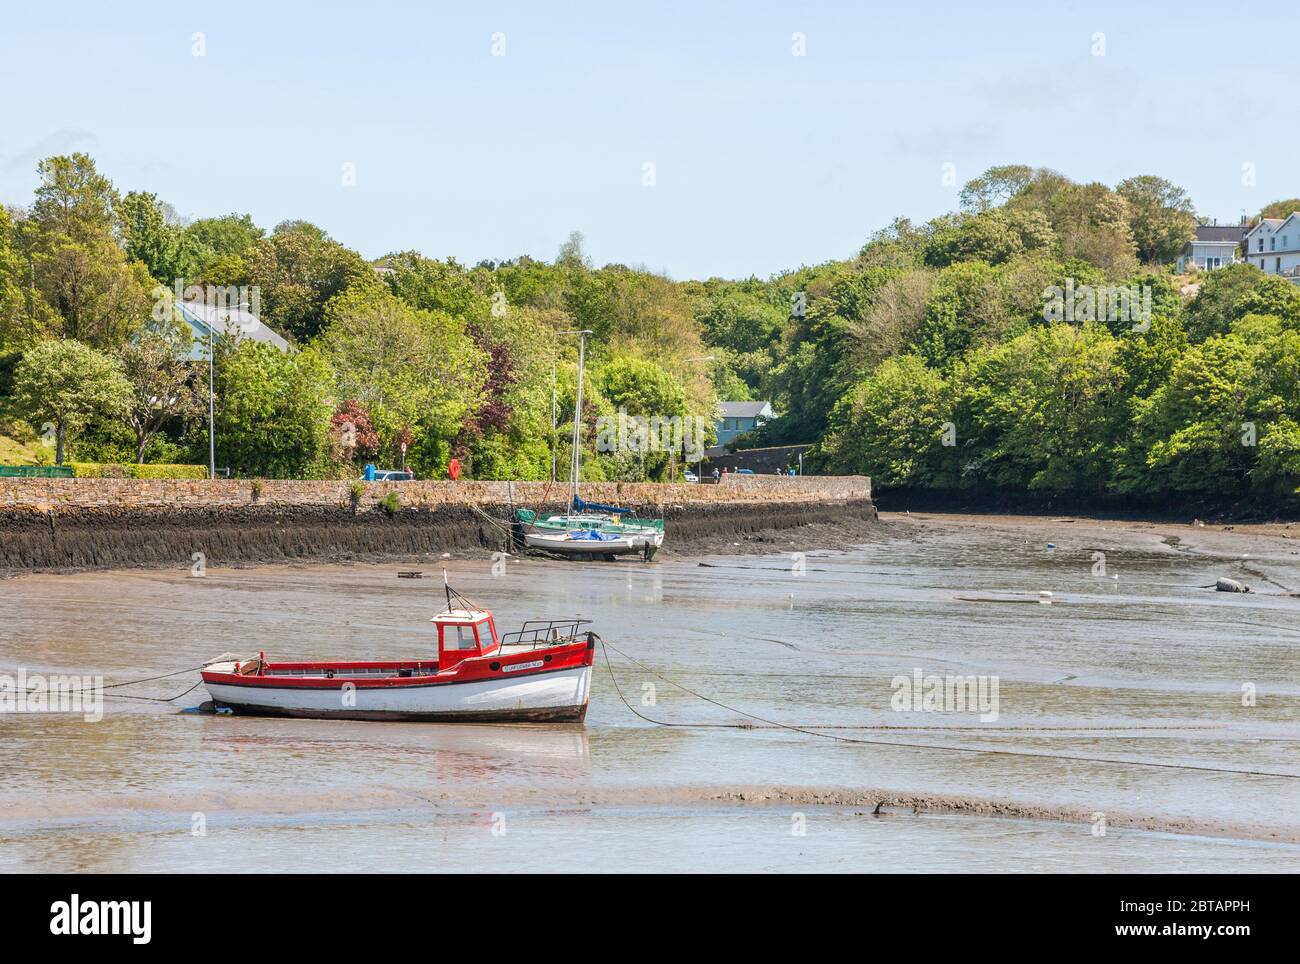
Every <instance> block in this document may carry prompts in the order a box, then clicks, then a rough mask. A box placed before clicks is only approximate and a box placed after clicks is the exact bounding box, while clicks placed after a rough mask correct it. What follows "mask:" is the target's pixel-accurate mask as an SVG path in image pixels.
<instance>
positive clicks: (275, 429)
mask: <svg viewBox="0 0 1300 964" xmlns="http://www.w3.org/2000/svg"><path fill="white" fill-rule="evenodd" d="M216 378H217V386H216V390H217V407H216V450H217V453H216V454H217V462H218V464H220V465H229V466H230V468H231V471H232V473H233V474H234V475H237V476H241V477H250V476H260V477H263V478H281V479H285V478H287V479H307V478H319V477H321V476H322V475H325V474H327V473H328V464H329V439H328V432H329V419H330V414H331V412H332V410H333V406H332V405H331V403H330V395H331V390H332V387H333V373H332V372H331V371H330V368H329V365H328V364H327V363H326V362H325V360H324V359H323V358H322V357H321V356H320V354H318V353H317V352H315V351H312V350H307V351H302V352H289V353H284V352H280V351H278V350H276V349H275V348H274V347H273V346H271V345H268V344H266V343H264V342H253V341H241V342H238V343H236V344H233V345H232V344H230V343H228V342H226V343H221V344H219V345H218V350H217V357H216Z"/></svg>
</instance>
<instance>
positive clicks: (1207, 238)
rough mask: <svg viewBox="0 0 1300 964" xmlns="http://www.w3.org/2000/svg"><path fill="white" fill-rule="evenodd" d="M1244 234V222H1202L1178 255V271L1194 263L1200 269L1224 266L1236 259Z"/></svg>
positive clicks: (1205, 269)
mask: <svg viewBox="0 0 1300 964" xmlns="http://www.w3.org/2000/svg"><path fill="white" fill-rule="evenodd" d="M1245 234H1246V224H1245V220H1244V219H1243V221H1242V223H1241V224H1231V225H1227V224H1222V225H1221V224H1217V223H1216V224H1202V225H1199V226H1198V227H1197V228H1196V237H1195V238H1194V239H1193V240H1191V241H1189V242H1187V246H1186V247H1185V248H1183V253H1182V254H1181V255H1179V257H1178V270H1179V272H1183V271H1186V270H1187V269H1188V267H1190V266H1191V265H1196V267H1198V268H1200V269H1201V270H1202V271H1213V270H1214V269H1215V268H1224V267H1227V266H1228V265H1230V264H1233V263H1234V262H1236V261H1237V260H1238V257H1239V254H1240V250H1241V239H1242V238H1243V237H1244V236H1245Z"/></svg>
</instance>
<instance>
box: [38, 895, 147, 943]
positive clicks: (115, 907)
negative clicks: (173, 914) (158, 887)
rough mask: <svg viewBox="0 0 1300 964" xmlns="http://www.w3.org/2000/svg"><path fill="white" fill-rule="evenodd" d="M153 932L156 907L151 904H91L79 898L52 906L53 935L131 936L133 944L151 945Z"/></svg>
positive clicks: (137, 901) (111, 901)
mask: <svg viewBox="0 0 1300 964" xmlns="http://www.w3.org/2000/svg"><path fill="white" fill-rule="evenodd" d="M152 930H153V903H152V902H151V901H147V900H88V901H85V902H84V903H83V902H82V900H81V897H80V896H79V895H77V894H73V895H72V899H71V900H56V901H55V902H54V903H53V904H51V905H50V933H51V934H58V935H68V936H75V935H79V934H118V935H121V934H129V935H130V936H131V942H132V943H133V944H148V943H149V938H150V937H151V936H152Z"/></svg>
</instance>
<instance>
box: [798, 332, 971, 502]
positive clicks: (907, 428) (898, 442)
mask: <svg viewBox="0 0 1300 964" xmlns="http://www.w3.org/2000/svg"><path fill="white" fill-rule="evenodd" d="M954 403H955V393H954V390H953V386H952V385H950V384H949V383H948V381H947V380H945V378H944V376H943V375H942V374H940V373H939V372H938V371H936V370H935V369H934V368H931V367H930V366H928V365H927V364H926V362H925V359H923V358H921V357H919V356H917V355H898V356H895V357H893V358H889V359H887V360H885V361H884V362H883V363H882V364H881V365H880V367H879V368H877V369H876V370H875V371H874V372H872V373H871V374H870V375H868V376H867V377H866V378H864V379H863V380H862V381H861V382H859V383H858V384H857V385H856V386H854V388H853V389H852V391H851V392H850V393H849V394H847V395H845V396H844V398H843V399H841V400H840V402H839V403H838V404H837V405H836V407H835V411H834V412H833V413H832V414H831V419H830V422H831V429H830V431H829V432H827V434H826V436H825V438H824V439H823V440H822V442H821V444H820V445H819V446H818V447H817V449H816V451H814V452H813V453H812V455H813V457H814V458H815V459H816V460H817V463H818V465H819V466H820V467H821V468H823V469H824V470H826V471H830V472H843V473H858V474H862V475H869V476H871V477H872V478H873V479H875V480H877V481H878V482H879V483H881V484H883V485H929V484H935V483H936V482H938V481H939V480H940V479H942V478H945V477H948V476H950V475H952V474H953V470H954V465H953V461H954V459H955V450H954V449H953V448H952V447H945V446H944V444H943V442H944V429H945V425H946V424H947V423H949V422H950V421H951V419H952V418H953V417H954V408H955V405H954Z"/></svg>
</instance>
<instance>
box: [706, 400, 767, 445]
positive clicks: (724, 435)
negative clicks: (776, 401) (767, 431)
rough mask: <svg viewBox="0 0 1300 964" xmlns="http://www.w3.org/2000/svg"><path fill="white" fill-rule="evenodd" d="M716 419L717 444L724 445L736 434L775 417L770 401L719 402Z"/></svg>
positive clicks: (756, 426) (743, 432)
mask: <svg viewBox="0 0 1300 964" xmlns="http://www.w3.org/2000/svg"><path fill="white" fill-rule="evenodd" d="M720 404H721V407H722V417H721V418H719V419H718V445H720V446H721V445H726V444H727V443H728V442H730V441H731V440H732V439H734V438H735V437H736V436H737V435H743V434H745V433H746V432H752V431H753V430H754V429H756V428H758V427H759V426H760V425H762V424H763V423H764V422H768V421H771V420H772V419H774V418H776V412H774V411H773V410H772V403H771V402H721V403H720Z"/></svg>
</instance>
